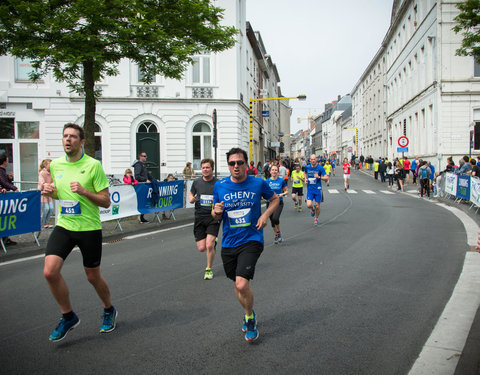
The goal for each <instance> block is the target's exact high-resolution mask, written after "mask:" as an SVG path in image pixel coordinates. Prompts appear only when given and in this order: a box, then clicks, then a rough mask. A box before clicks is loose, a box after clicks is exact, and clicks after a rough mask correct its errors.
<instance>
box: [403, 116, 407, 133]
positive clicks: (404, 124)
mask: <svg viewBox="0 0 480 375" xmlns="http://www.w3.org/2000/svg"><path fill="white" fill-rule="evenodd" d="M403 135H404V136H407V119H404V120H403Z"/></svg>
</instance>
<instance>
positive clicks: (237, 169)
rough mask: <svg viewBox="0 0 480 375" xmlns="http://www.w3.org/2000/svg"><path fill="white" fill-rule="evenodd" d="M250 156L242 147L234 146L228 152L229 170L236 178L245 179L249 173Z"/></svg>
mask: <svg viewBox="0 0 480 375" xmlns="http://www.w3.org/2000/svg"><path fill="white" fill-rule="evenodd" d="M247 163H248V156H247V152H246V151H244V150H242V149H241V148H237V147H234V148H232V149H231V150H230V151H228V152H227V164H228V170H229V171H230V174H231V175H232V177H233V179H234V180H244V179H245V178H246V174H247Z"/></svg>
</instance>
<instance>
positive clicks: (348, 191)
mask: <svg viewBox="0 0 480 375" xmlns="http://www.w3.org/2000/svg"><path fill="white" fill-rule="evenodd" d="M347 193H348V194H357V192H356V191H355V190H350V189H347Z"/></svg>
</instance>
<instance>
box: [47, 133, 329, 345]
mask: <svg viewBox="0 0 480 375" xmlns="http://www.w3.org/2000/svg"><path fill="white" fill-rule="evenodd" d="M84 143H85V136H84V132H83V128H82V127H80V126H78V125H76V124H71V123H69V124H66V125H65V126H64V129H63V137H62V144H63V148H64V151H65V156H64V157H61V158H58V159H55V160H53V161H52V163H51V165H50V169H51V174H52V179H53V183H44V184H43V186H42V194H44V195H48V196H51V197H53V198H54V199H58V200H59V201H60V202H59V203H60V204H59V219H58V222H57V225H56V227H55V228H54V230H53V232H52V234H51V236H50V238H49V240H48V243H47V247H46V250H45V262H44V276H45V278H46V280H47V283H48V286H49V288H50V290H51V293H52V295H53V296H54V298H55V300H56V301H57V303H58V305H59V308H60V311H61V313H62V318H61V319H60V322H59V324H58V325H57V326H56V328H55V329H54V330H53V332H52V334H51V335H50V337H49V339H50V340H51V341H54V342H56V341H60V340H62V339H63V338H65V336H66V334H67V333H68V332H69V331H70V330H72V329H73V328H75V327H76V326H78V324H79V323H80V319H79V317H78V316H77V314H76V313H75V312H74V311H73V307H72V304H71V301H70V297H69V289H68V287H67V283H66V281H65V279H64V278H63V276H62V273H61V270H62V267H63V264H64V262H65V260H66V258H67V256H68V255H69V254H70V252H71V251H72V249H73V248H74V247H75V246H78V247H79V248H80V251H81V254H82V258H83V266H84V271H85V273H86V276H87V280H88V281H89V282H90V283H91V284H92V286H93V287H94V289H95V291H96V292H97V294H98V296H99V298H100V299H101V301H102V303H103V307H104V311H103V322H102V325H101V328H100V333H107V332H111V331H113V330H114V329H115V327H116V319H117V316H118V313H117V310H116V309H115V307H114V306H113V305H112V302H111V296H110V289H109V286H108V284H107V282H106V280H105V279H104V278H103V276H102V274H101V272H100V263H101V255H102V226H101V222H100V216H99V207H105V208H108V207H109V206H110V196H109V193H108V186H109V183H108V179H107V177H106V175H105V172H104V171H103V168H102V166H101V164H100V163H99V162H98V161H97V160H95V159H93V158H91V157H89V156H88V155H85V154H84V153H83V148H82V147H83V145H84ZM247 162H248V157H247V153H246V152H245V151H244V150H242V149H239V148H233V149H231V150H230V151H229V152H228V153H227V163H228V169H229V172H230V176H229V177H227V178H224V179H222V180H220V181H216V179H215V178H214V177H213V173H212V171H213V167H214V165H213V161H211V160H204V161H202V177H200V178H198V179H196V180H195V181H194V183H193V185H192V189H191V191H190V194H189V199H190V201H191V202H192V203H193V202H195V225H194V236H195V240H196V242H197V247H198V250H200V251H207V269H206V272H205V279H207V280H208V279H211V278H212V277H213V272H212V263H213V259H214V256H215V244H216V238H217V235H218V231H219V228H220V223H221V222H222V225H223V237H222V251H221V257H222V262H223V267H224V271H225V274H226V276H227V277H228V278H230V279H231V280H232V281H233V282H234V293H235V295H236V297H237V299H238V301H239V302H240V304H241V306H242V307H243V309H244V317H243V319H242V331H243V332H245V340H247V341H254V340H256V339H257V338H258V335H259V334H258V329H257V325H256V322H257V319H256V315H255V312H254V309H253V301H254V298H253V290H252V288H251V286H250V280H251V279H253V277H254V273H255V266H256V263H257V261H258V259H259V257H260V255H261V253H262V251H263V248H264V238H263V228H264V227H265V226H266V225H267V222H268V219H269V218H271V217H272V216H274V215H273V214H274V213H275V212H276V211H277V210H278V209H279V207H280V206H281V204H280V200H281V199H282V198H283V197H284V196H285V195H286V194H287V193H288V190H286V189H285V187H284V186H283V184H280V183H278V182H277V181H276V180H277V179H278V177H277V178H275V177H276V176H275V172H274V175H273V176H272V178H271V180H270V181H268V180H267V181H266V180H263V179H260V178H255V177H253V176H249V175H247V173H246V169H247ZM322 180H323V181H328V176H327V174H326V172H325V170H324V168H323V167H322V166H320V165H319V164H318V162H317V158H316V156H315V155H312V156H311V157H310V164H309V165H308V166H307V167H306V168H305V173H304V182H305V183H306V184H307V206H308V207H309V208H310V209H312V212H313V214H314V216H315V220H316V223H317V224H318V214H319V213H320V202H322V200H323V196H322V188H321V181H322ZM277 193H278V194H277ZM297 194H298V199H299V201H300V200H301V195H300V192H299V191H298V190H297ZM262 198H263V199H265V200H266V201H267V202H268V207H267V209H266V210H265V211H264V212H263V213H262V210H261V204H262ZM314 202H315V209H313V203H314ZM280 212H281V211H280ZM278 216H279V215H278ZM271 222H272V226H273V227H274V230H275V228H276V226H277V228H278V232H276V233H279V224H275V220H271ZM280 236H281V235H280Z"/></svg>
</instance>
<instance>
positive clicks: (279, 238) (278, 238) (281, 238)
mask: <svg viewBox="0 0 480 375" xmlns="http://www.w3.org/2000/svg"><path fill="white" fill-rule="evenodd" d="M281 242H283V237H282V234H281V233H280V232H278V237H277V243H281Z"/></svg>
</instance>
